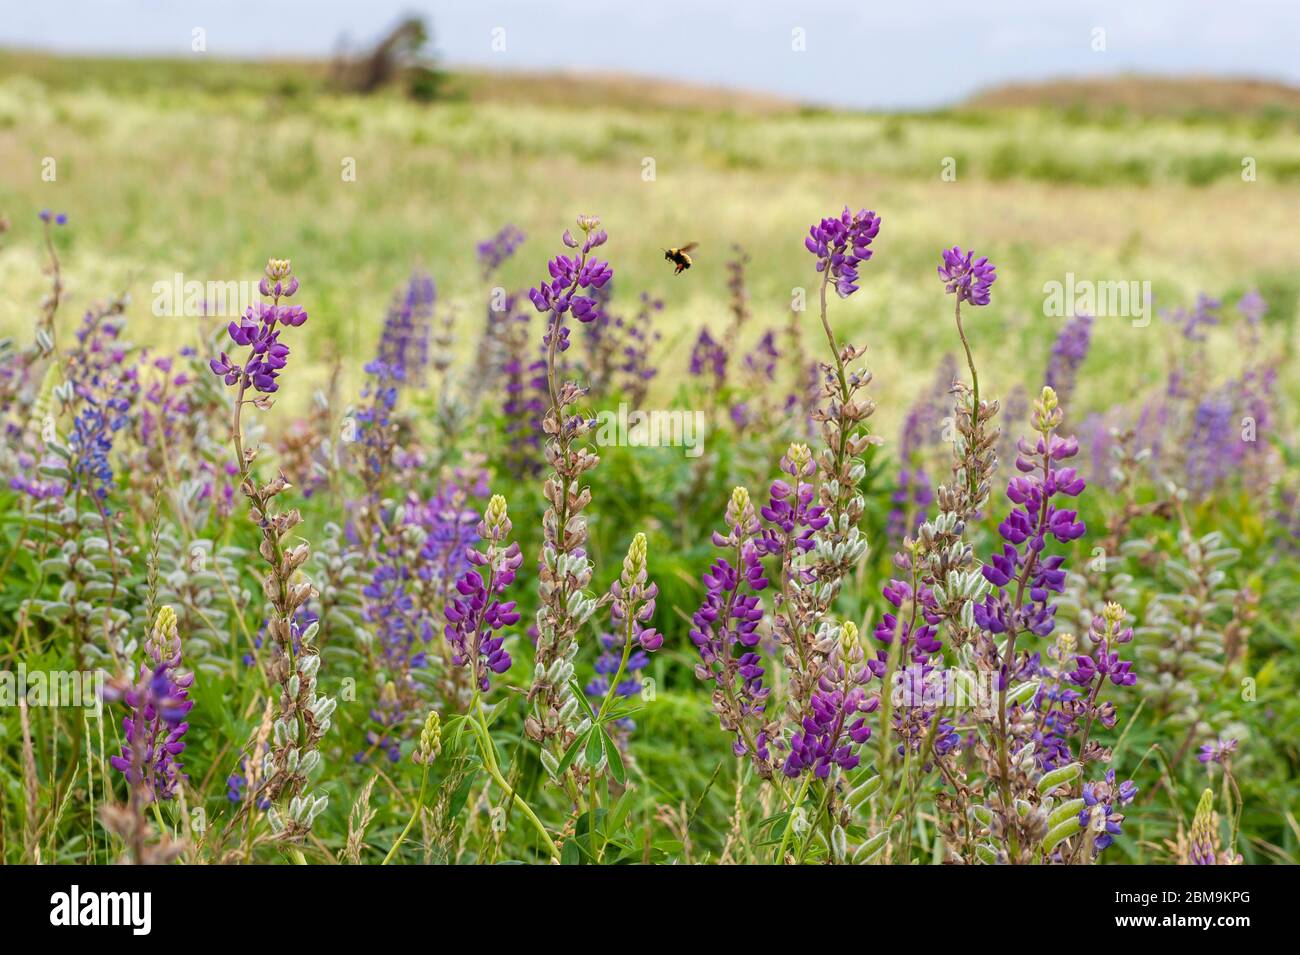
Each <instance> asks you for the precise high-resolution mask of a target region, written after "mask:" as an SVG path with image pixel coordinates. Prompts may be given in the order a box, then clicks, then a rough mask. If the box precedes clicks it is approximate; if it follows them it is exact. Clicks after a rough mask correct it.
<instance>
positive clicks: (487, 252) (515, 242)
mask: <svg viewBox="0 0 1300 955" xmlns="http://www.w3.org/2000/svg"><path fill="white" fill-rule="evenodd" d="M526 238H527V236H525V235H524V233H523V232H522V231H521V230H520V229H519V228H518V227H517V226H514V225H510V224H507V225H504V226H502V227H501V228H500V229H499V230H498V231H497V233H496V234H495V235H493V236H491V237H490V238H487V239H484V240H483V241H482V242H480V243H479V244H478V245H477V246H476V248H475V252H476V253H477V254H478V262H479V267H480V268H481V269H482V270H483V278H485V279H486V278H488V277H489V276H490V275H491V274H492V273H493V272H495V271H496V270H497V269H499V268H500V267H501V266H502V265H503V264H504V263H505V261H506V260H507V259H509V258H510V257H511V256H512V255H514V254H515V252H516V251H517V250H518V248H519V247H520V246H521V245H523V244H524V240H525V239H526Z"/></svg>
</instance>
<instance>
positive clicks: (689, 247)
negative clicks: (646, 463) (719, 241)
mask: <svg viewBox="0 0 1300 955" xmlns="http://www.w3.org/2000/svg"><path fill="white" fill-rule="evenodd" d="M698 247H699V243H698V242H687V243H686V244H685V245H684V246H682V247H681V248H680V249H678V250H677V251H678V252H694V251H695V250H696V249H697V248H698Z"/></svg>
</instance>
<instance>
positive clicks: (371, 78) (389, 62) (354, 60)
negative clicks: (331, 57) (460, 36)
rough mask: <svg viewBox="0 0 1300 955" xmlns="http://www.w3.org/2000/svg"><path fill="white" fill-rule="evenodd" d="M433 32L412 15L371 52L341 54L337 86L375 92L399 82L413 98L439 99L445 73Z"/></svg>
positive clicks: (422, 21) (335, 68) (360, 91)
mask: <svg viewBox="0 0 1300 955" xmlns="http://www.w3.org/2000/svg"><path fill="white" fill-rule="evenodd" d="M432 40H433V30H432V28H431V27H429V26H428V25H427V24H426V23H425V21H424V19H423V18H422V17H419V16H408V17H406V18H404V19H403V20H402V21H400V22H399V23H398V24H397V25H396V26H395V27H393V28H392V29H391V30H389V31H388V33H387V34H386V35H385V36H384V37H383V38H382V39H381V40H380V41H379V42H378V43H377V44H375V46H374V47H373V48H372V49H370V50H369V51H367V52H364V53H362V54H360V55H357V56H349V55H348V54H347V53H346V51H341V52H340V53H339V55H338V57H337V58H336V60H335V63H334V77H335V83H336V84H337V85H338V86H340V87H341V88H343V89H346V90H350V91H352V92H355V93H366V94H368V93H373V92H375V91H376V90H380V89H383V88H384V87H386V86H389V85H391V84H393V83H395V82H398V81H401V82H403V83H404V84H405V86H406V90H407V92H408V94H409V95H410V96H412V97H413V98H415V99H419V100H433V99H437V97H438V94H439V92H440V91H441V88H442V74H441V73H440V72H439V71H438V69H437V61H436V59H435V58H434V55H433V52H432Z"/></svg>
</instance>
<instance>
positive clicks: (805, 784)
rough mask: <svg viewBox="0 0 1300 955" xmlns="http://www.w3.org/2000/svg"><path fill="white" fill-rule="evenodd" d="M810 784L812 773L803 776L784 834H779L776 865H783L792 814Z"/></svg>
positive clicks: (788, 841)
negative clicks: (779, 845)
mask: <svg viewBox="0 0 1300 955" xmlns="http://www.w3.org/2000/svg"><path fill="white" fill-rule="evenodd" d="M811 782H812V773H806V774H804V779H803V785H802V786H800V787H799V792H798V794H797V795H796V796H795V797H794V802H793V803H791V805H790V817H789V818H788V819H786V821H785V832H784V833H782V834H781V848H780V849H779V850H778V851H777V854H776V864H777V865H785V847H786V846H787V845H789V844H790V833H791V831H792V830H793V829H794V814H795V813H796V812H798V811H799V807H800V806H801V805H802V804H803V797H804V796H806V795H807V794H808V784H809V783H811Z"/></svg>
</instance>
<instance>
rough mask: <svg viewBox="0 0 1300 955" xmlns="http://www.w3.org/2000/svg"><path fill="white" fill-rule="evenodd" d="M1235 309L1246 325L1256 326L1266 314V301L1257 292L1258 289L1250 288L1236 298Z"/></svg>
mask: <svg viewBox="0 0 1300 955" xmlns="http://www.w3.org/2000/svg"><path fill="white" fill-rule="evenodd" d="M1237 311H1238V312H1239V313H1240V314H1241V317H1242V318H1244V319H1245V320H1246V323H1247V324H1248V325H1251V326H1252V327H1253V326H1256V325H1258V324H1259V323H1260V322H1262V321H1263V320H1264V316H1265V315H1267V314H1268V302H1266V301H1264V296H1262V295H1260V294H1259V289H1251V290H1250V291H1249V292H1247V293H1246V294H1245V295H1243V296H1242V297H1241V298H1240V299H1238V300H1237Z"/></svg>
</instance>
